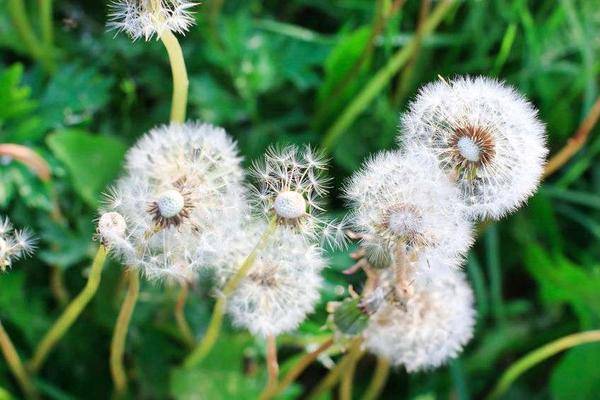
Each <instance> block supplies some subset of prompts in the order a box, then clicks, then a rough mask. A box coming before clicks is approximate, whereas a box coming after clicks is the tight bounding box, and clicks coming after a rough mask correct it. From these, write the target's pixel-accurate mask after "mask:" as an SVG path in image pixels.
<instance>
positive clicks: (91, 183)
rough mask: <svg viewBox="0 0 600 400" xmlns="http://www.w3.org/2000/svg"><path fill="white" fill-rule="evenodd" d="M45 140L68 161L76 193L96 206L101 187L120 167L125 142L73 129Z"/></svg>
mask: <svg viewBox="0 0 600 400" xmlns="http://www.w3.org/2000/svg"><path fill="white" fill-rule="evenodd" d="M46 142H47V143H48V146H49V147H50V149H51V150H52V152H53V153H54V155H55V156H56V158H58V159H59V160H60V161H62V162H63V163H64V164H65V166H66V168H67V170H68V171H69V174H70V175H71V179H72V180H73V186H74V187H75V190H76V191H77V193H78V194H79V195H80V196H81V198H82V199H84V200H85V201H86V202H88V204H89V205H90V206H92V207H97V206H98V202H99V199H100V195H101V193H102V191H103V190H104V189H105V188H106V186H107V185H108V184H109V183H110V182H111V181H112V180H113V179H114V178H115V177H116V176H117V175H118V173H119V171H120V169H121V163H122V161H123V156H124V155H125V150H126V146H125V144H123V142H121V141H120V140H118V139H116V138H113V137H107V136H97V135H92V134H91V133H88V132H85V131H81V130H74V129H70V130H63V131H60V132H56V133H53V134H51V135H50V136H48V138H47V140H46Z"/></svg>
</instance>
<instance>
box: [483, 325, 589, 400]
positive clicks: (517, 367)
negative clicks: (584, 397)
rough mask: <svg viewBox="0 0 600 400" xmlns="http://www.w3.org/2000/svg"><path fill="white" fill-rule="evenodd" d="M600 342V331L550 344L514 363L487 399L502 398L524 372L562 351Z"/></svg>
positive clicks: (582, 333) (563, 338)
mask: <svg viewBox="0 0 600 400" xmlns="http://www.w3.org/2000/svg"><path fill="white" fill-rule="evenodd" d="M591 342H600V330H595V331H587V332H580V333H575V334H572V335H568V336H565V337H562V338H560V339H557V340H555V341H553V342H550V343H548V344H546V345H544V346H542V347H540V348H538V349H536V350H534V351H532V352H530V353H528V354H526V355H525V356H524V357H522V358H521V359H519V360H518V361H516V362H515V363H513V364H512V365H511V366H510V367H509V368H508V369H507V370H506V371H505V372H504V373H503V374H502V376H501V377H500V379H499V380H498V383H497V384H496V386H495V388H494V390H493V391H492V392H491V393H490V394H489V395H488V397H487V399H488V400H492V399H497V398H499V397H500V396H502V395H503V394H504V393H505V392H506V390H507V389H508V388H509V387H510V385H511V384H512V383H513V382H514V381H515V380H516V379H517V378H518V377H519V376H521V375H522V374H523V373H524V372H526V371H527V370H528V369H530V368H531V367H533V366H535V365H536V364H539V363H540V362H542V361H544V360H546V359H547V358H549V357H552V356H553V355H555V354H557V353H560V352H561V351H564V350H567V349H570V348H571V347H575V346H578V345H580V344H584V343H591Z"/></svg>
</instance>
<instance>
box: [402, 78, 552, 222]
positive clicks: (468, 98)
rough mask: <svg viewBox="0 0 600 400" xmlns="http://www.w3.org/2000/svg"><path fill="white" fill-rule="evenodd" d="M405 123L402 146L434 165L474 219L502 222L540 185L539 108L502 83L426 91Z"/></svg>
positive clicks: (460, 82) (478, 81) (440, 85)
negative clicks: (420, 152)
mask: <svg viewBox="0 0 600 400" xmlns="http://www.w3.org/2000/svg"><path fill="white" fill-rule="evenodd" d="M401 122H402V123H401V127H402V130H401V131H402V136H401V137H400V140H401V142H402V145H403V146H404V147H406V149H407V151H417V150H421V149H426V150H427V151H429V152H431V153H432V154H434V155H435V156H436V157H437V159H438V162H439V165H440V166H441V168H442V169H443V170H444V171H446V172H447V173H448V174H449V176H450V177H451V178H452V179H453V180H455V181H456V184H457V185H458V187H459V188H460V190H461V193H462V195H463V199H464V201H465V202H466V204H467V205H468V206H469V211H470V214H471V216H472V217H475V218H487V217H491V218H495V219H497V218H500V217H502V216H503V215H505V214H506V213H508V212H511V211H513V210H514V209H516V208H518V207H519V206H520V205H521V204H522V203H523V202H524V201H525V200H526V199H527V198H528V197H529V196H530V195H531V194H532V193H533V192H534V191H535V190H536V188H537V186H538V184H539V180H540V177H541V175H542V172H543V166H544V160H545V157H546V154H547V149H546V146H545V128H544V125H543V124H542V123H541V122H540V121H539V119H538V117H537V110H536V109H535V108H534V106H533V105H532V104H531V103H529V102H528V101H527V100H525V99H524V98H523V97H522V96H521V95H520V94H518V93H517V92H516V91H515V90H513V89H512V88H510V87H508V86H507V85H505V84H504V83H500V82H498V81H495V80H493V79H489V78H485V77H477V78H470V77H461V78H456V79H454V80H451V81H449V82H446V81H439V82H435V83H431V84H428V85H426V86H425V87H423V88H422V89H421V91H420V92H419V94H418V96H417V98H416V99H415V100H414V101H413V102H412V103H411V105H410V109H409V111H408V112H407V113H406V114H405V115H404V116H403V117H402V121H401ZM415 145H416V146H415Z"/></svg>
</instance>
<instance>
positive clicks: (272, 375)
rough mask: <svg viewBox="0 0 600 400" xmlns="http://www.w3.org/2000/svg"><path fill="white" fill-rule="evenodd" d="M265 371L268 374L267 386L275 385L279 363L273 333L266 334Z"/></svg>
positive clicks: (272, 386)
mask: <svg viewBox="0 0 600 400" xmlns="http://www.w3.org/2000/svg"><path fill="white" fill-rule="evenodd" d="M267 372H268V376H269V380H268V382H267V388H274V387H277V379H278V377H279V363H278V362H277V341H276V338H275V336H273V335H269V336H267Z"/></svg>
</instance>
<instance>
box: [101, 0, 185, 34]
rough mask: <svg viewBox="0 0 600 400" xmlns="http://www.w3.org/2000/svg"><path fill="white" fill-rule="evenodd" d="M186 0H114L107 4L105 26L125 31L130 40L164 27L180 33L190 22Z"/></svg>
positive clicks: (161, 31)
mask: <svg viewBox="0 0 600 400" xmlns="http://www.w3.org/2000/svg"><path fill="white" fill-rule="evenodd" d="M196 5H197V3H195V2H191V1H189V0H115V1H113V2H112V3H110V4H109V8H110V11H109V14H108V17H109V22H108V24H107V26H108V28H109V29H111V30H116V31H118V32H120V31H123V32H125V33H127V34H128V35H129V36H130V37H131V39H132V40H134V41H135V40H137V39H141V38H143V39H145V40H150V39H152V37H153V36H155V35H156V36H160V35H161V34H162V33H163V32H164V31H166V30H168V31H171V32H174V33H180V34H184V33H185V32H187V30H188V29H189V28H190V27H191V26H192V25H193V24H194V22H195V19H194V16H193V13H192V11H191V9H192V8H193V7H194V6H196Z"/></svg>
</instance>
